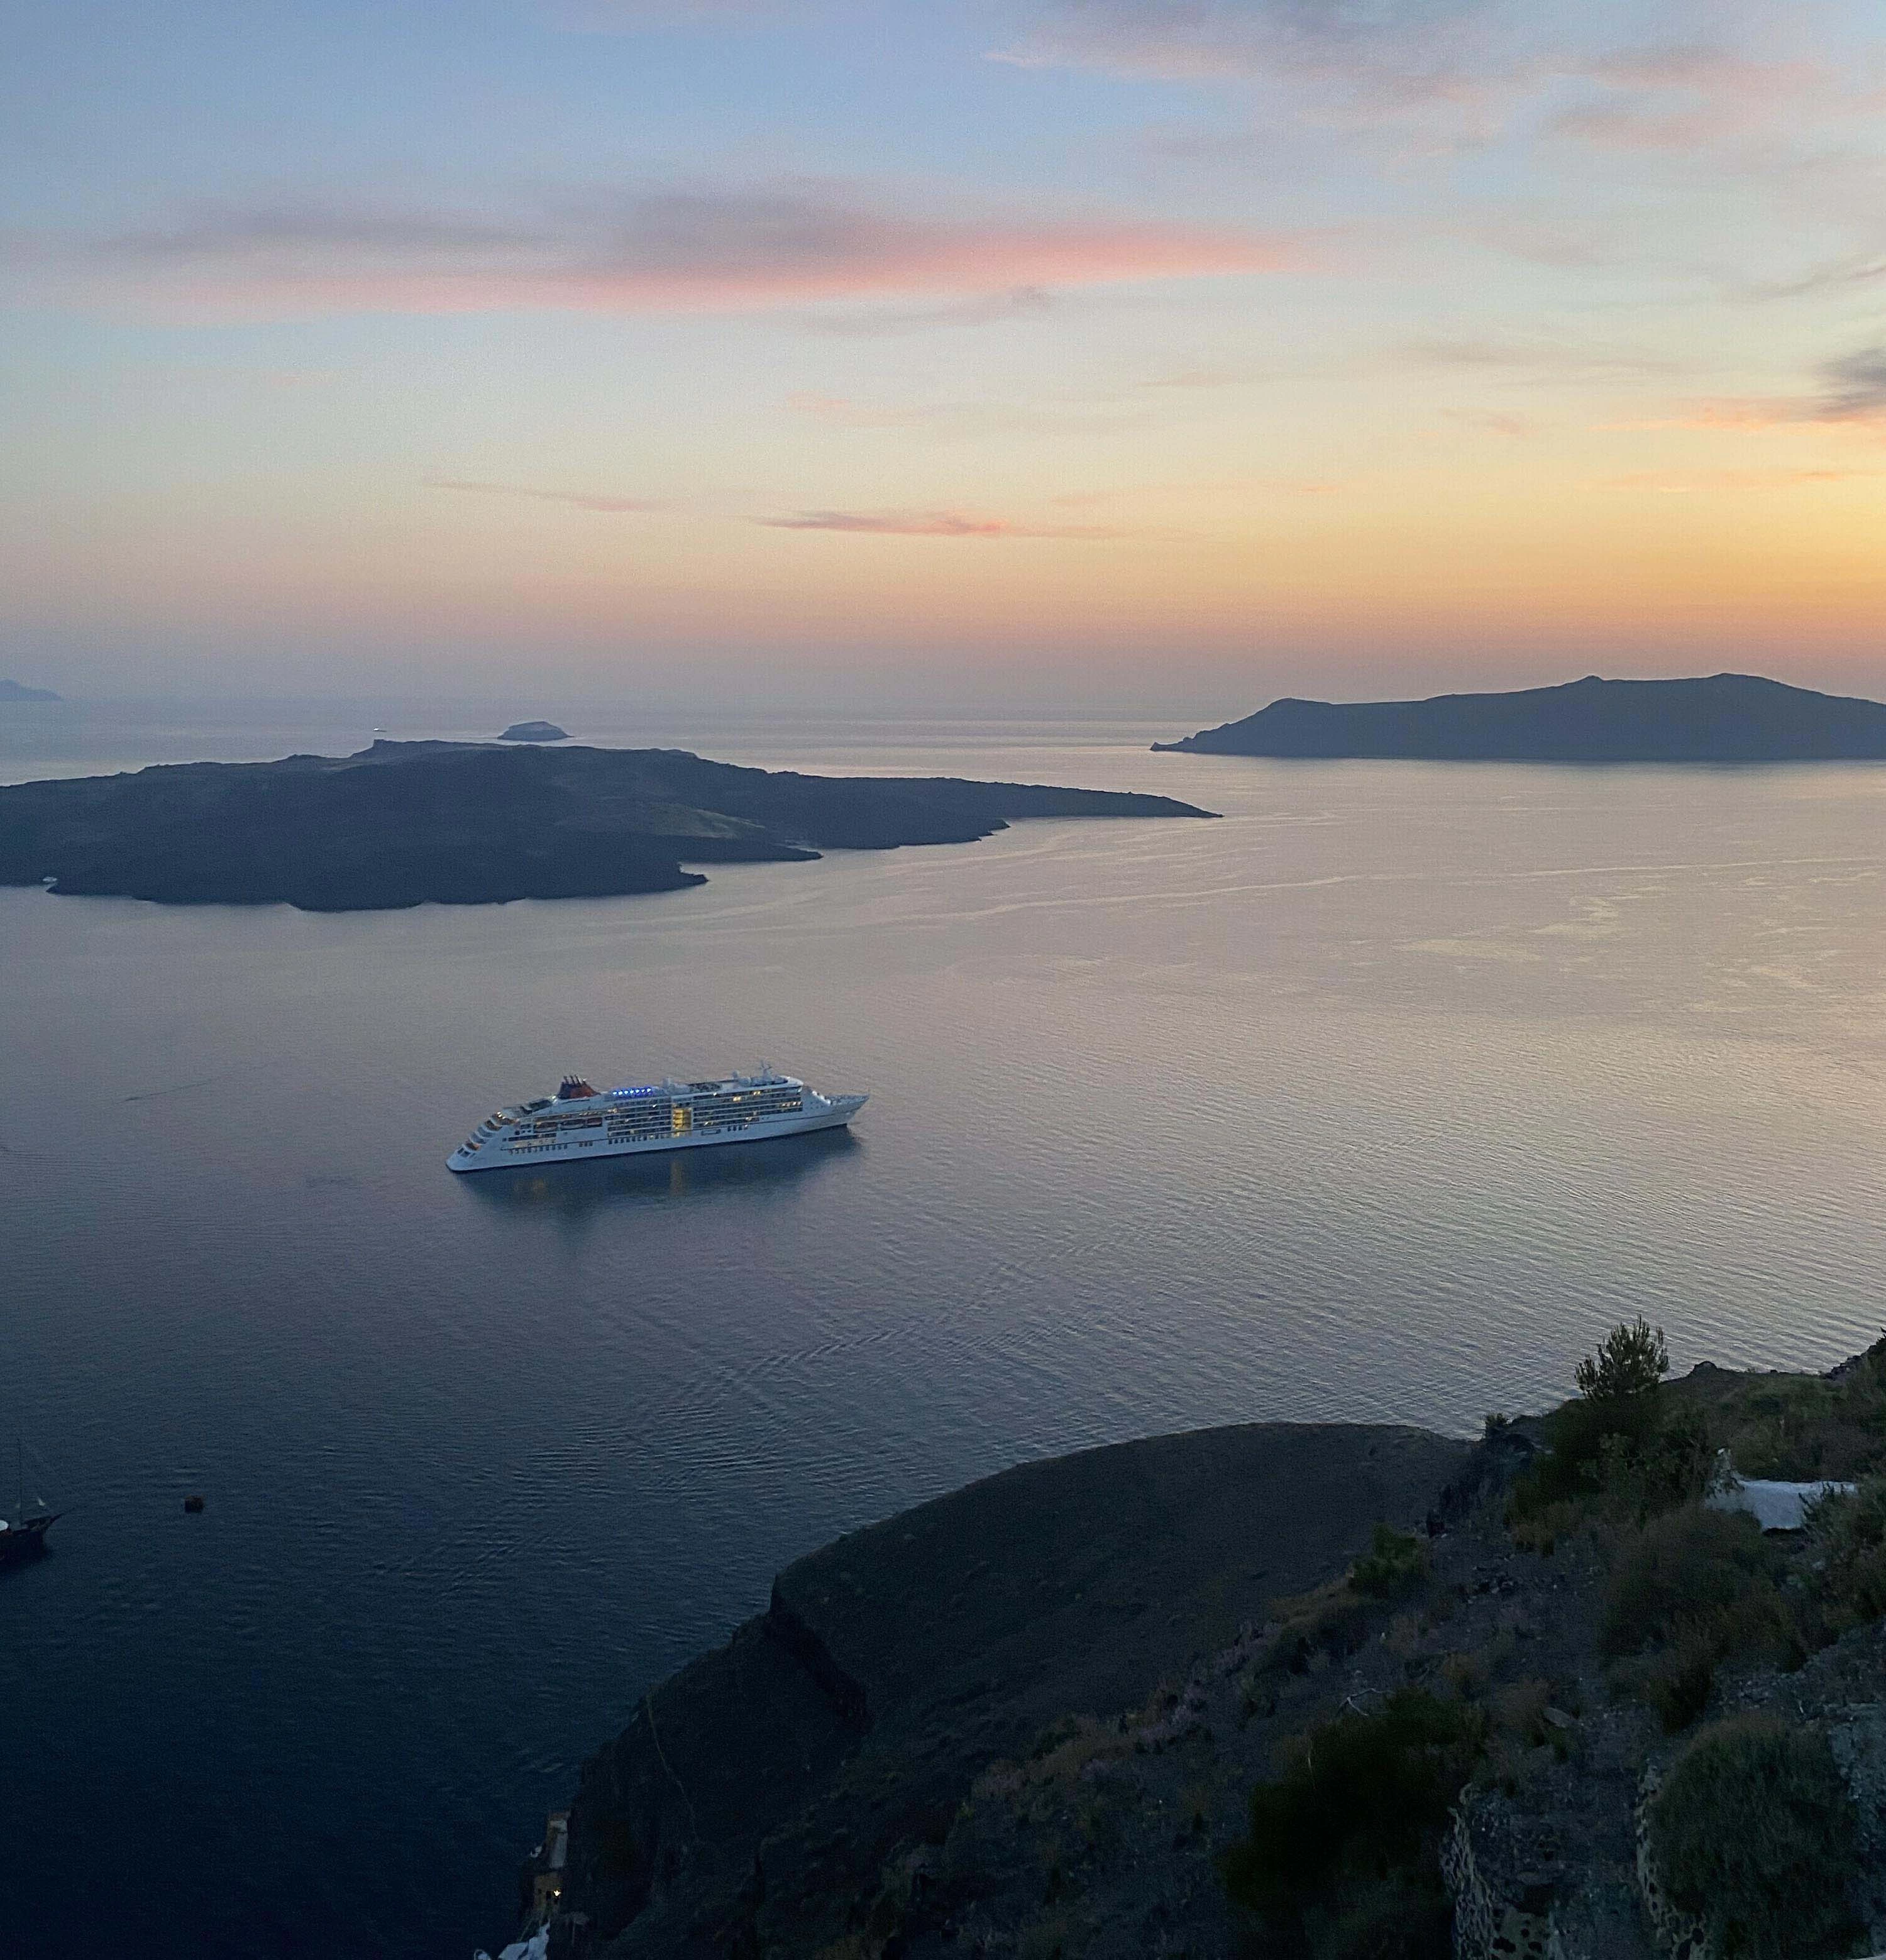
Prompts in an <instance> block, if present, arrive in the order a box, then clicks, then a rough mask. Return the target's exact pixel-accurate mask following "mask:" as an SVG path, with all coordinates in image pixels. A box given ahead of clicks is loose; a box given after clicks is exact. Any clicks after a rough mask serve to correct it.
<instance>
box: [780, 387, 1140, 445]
mask: <svg viewBox="0 0 1886 1960" xmlns="http://www.w3.org/2000/svg"><path fill="white" fill-rule="evenodd" d="M786 406H787V407H788V408H789V409H792V410H793V411H794V412H795V413H797V414H799V415H805V416H806V417H808V418H809V419H810V420H812V421H813V422H822V423H824V424H825V426H826V427H827V428H853V429H922V430H928V431H931V432H932V433H933V434H937V435H941V436H952V437H953V436H975V435H1005V434H1035V435H1079V434H1083V433H1086V432H1089V431H1096V432H1098V431H1114V430H1118V429H1119V428H1122V427H1124V426H1125V425H1127V424H1130V423H1132V422H1140V421H1144V420H1146V419H1147V418H1148V416H1149V415H1150V409H1148V408H1147V406H1145V405H1143V404H1141V405H1140V406H1137V407H1135V406H1121V398H1120V397H1118V396H1089V397H1084V398H1073V399H1064V400H1062V401H1059V402H1057V401H1054V400H1048V401H1043V402H1029V403H1023V402H916V403H902V404H889V403H872V402H857V401H854V400H852V399H851V398H850V397H849V396H845V395H826V394H820V393H816V392H813V391H811V390H800V392H798V393H794V394H791V395H788V396H787V397H786Z"/></svg>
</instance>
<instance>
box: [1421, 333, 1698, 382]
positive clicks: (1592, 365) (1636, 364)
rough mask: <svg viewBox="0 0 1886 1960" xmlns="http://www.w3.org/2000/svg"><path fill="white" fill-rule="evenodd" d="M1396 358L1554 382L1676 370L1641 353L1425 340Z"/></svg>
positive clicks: (1571, 345) (1563, 344)
mask: <svg viewBox="0 0 1886 1960" xmlns="http://www.w3.org/2000/svg"><path fill="white" fill-rule="evenodd" d="M1402 352H1403V353H1404V356H1405V357H1406V358H1408V359H1411V360H1414V361H1421V362H1423V363H1425V364H1428V365H1430V366H1433V367H1437V368H1479V369H1481V370H1484V371H1487V372H1490V373H1496V374H1498V373H1505V374H1520V375H1535V376H1546V377H1559V378H1563V377H1601V376H1605V375H1616V374H1669V373H1670V372H1671V371H1672V370H1673V369H1675V368H1676V367H1677V366H1678V363H1677V362H1676V361H1673V360H1672V359H1671V358H1670V357H1669V356H1668V355H1662V354H1655V353H1652V352H1649V350H1647V349H1646V348H1636V347H1602V346H1593V345H1589V344H1585V343H1581V342H1573V341H1557V340H1454V339H1420V340H1411V341H1409V342H1407V343H1406V344H1405V345H1404V348H1403V349H1402Z"/></svg>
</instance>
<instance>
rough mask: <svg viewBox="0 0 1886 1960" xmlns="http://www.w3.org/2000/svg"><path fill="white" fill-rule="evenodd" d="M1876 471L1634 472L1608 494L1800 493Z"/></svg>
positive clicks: (1614, 480) (1608, 484) (1615, 481)
mask: <svg viewBox="0 0 1886 1960" xmlns="http://www.w3.org/2000/svg"><path fill="white" fill-rule="evenodd" d="M1879 474H1880V473H1879V472H1878V470H1876V469H1697V470H1684V471H1681V472H1673V471H1670V470H1655V469H1639V470H1633V471H1631V472H1630V473H1627V474H1626V475H1624V476H1613V477H1610V478H1608V479H1606V480H1605V482H1603V483H1602V484H1601V485H1600V487H1601V488H1604V489H1607V490H1649V491H1654V492H1657V493H1658V494H1659V495H1663V496H1690V495H1699V494H1700V495H1706V494H1708V493H1709V492H1713V491H1719V490H1751V491H1758V490H1799V489H1802V488H1806V487H1807V486H1808V485H1814V484H1821V483H1843V482H1847V481H1848V480H1849V479H1851V478H1853V477H1856V476H1878V475H1879Z"/></svg>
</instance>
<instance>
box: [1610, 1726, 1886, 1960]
mask: <svg viewBox="0 0 1886 1960" xmlns="http://www.w3.org/2000/svg"><path fill="white" fill-rule="evenodd" d="M1649 1826H1650V1841H1651V1849H1652V1853H1654V1855H1655V1858H1656V1860H1657V1863H1658V1866H1659V1869H1660V1870H1661V1872H1662V1877H1663V1882H1664V1885H1665V1889H1666V1891H1667V1892H1668V1894H1669V1895H1670V1898H1671V1903H1672V1904H1675V1905H1676V1906H1678V1907H1679V1908H1681V1910H1683V1911H1685V1912H1690V1913H1694V1914H1697V1916H1698V1917H1700V1918H1701V1919H1703V1920H1704V1921H1705V1922H1706V1924H1707V1925H1708V1927H1709V1930H1710V1933H1711V1935H1712V1936H1713V1940H1714V1943H1715V1946H1716V1951H1717V1952H1718V1953H1719V1954H1720V1955H1722V1960H1835V1956H1837V1955H1841V1954H1843V1953H1845V1952H1848V1951H1849V1942H1850V1941H1851V1940H1852V1939H1853V1936H1854V1935H1855V1934H1856V1932H1858V1931H1859V1928H1858V1927H1856V1924H1855V1923H1854V1920H1853V1914H1852V1912H1851V1911H1850V1910H1849V1905H1848V1901H1847V1888H1848V1885H1849V1882H1850V1880H1851V1878H1852V1875H1853V1872H1854V1870H1855V1869H1856V1863H1857V1860H1858V1856H1859V1844H1858V1842H1857V1834H1856V1828H1855V1823H1854V1817H1853V1806H1852V1803H1851V1802H1850V1801H1849V1799H1848V1796H1847V1793H1846V1788H1845V1786H1844V1785H1843V1783H1842V1782H1841V1780H1840V1771H1839V1769H1838V1768H1837V1767H1836V1765H1835V1764H1834V1756H1833V1752H1831V1751H1830V1749H1829V1748H1828V1747H1827V1739H1826V1738H1825V1737H1824V1736H1821V1735H1820V1734H1818V1733H1817V1732H1815V1731H1814V1730H1813V1729H1790V1728H1788V1727H1786V1726H1784V1725H1783V1723H1779V1722H1778V1721H1776V1720H1774V1719H1773V1717H1767V1716H1740V1717H1736V1718H1735V1720H1732V1721H1727V1722H1719V1723H1716V1724H1715V1725H1714V1726H1713V1727H1711V1728H1708V1729H1704V1730H1703V1733H1701V1734H1700V1735H1699V1736H1697V1738H1696V1739H1695V1740H1694V1742H1691V1743H1690V1745H1689V1747H1688V1748H1686V1749H1685V1750H1684V1752H1683V1754H1682V1755H1681V1756H1680V1757H1678V1759H1677V1761H1676V1763H1675V1766H1674V1767H1673V1768H1672V1769H1671V1772H1670V1774H1669V1777H1668V1779H1667V1780H1666V1781H1665V1783H1664V1786H1663V1788H1662V1790H1660V1791H1659V1793H1658V1794H1657V1796H1656V1797H1655V1799H1653V1801H1652V1804H1651V1806H1650V1815H1649Z"/></svg>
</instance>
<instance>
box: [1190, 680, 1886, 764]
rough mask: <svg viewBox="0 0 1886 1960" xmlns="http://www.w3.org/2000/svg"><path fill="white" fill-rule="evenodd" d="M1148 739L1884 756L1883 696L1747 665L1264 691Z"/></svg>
mask: <svg viewBox="0 0 1886 1960" xmlns="http://www.w3.org/2000/svg"><path fill="white" fill-rule="evenodd" d="M1153 747H1154V749H1157V750H1159V751H1161V752H1162V753H1172V752H1173V751H1175V750H1184V751H1186V752H1188V753H1191V754H1194V755H1207V756H1297V757H1302V758H1311V757H1320V758H1325V759H1364V758H1369V759H1409V760H1423V761H1429V762H1872V761H1877V760H1880V759H1886V706H1882V705H1881V704H1880V703H1879V702H1875V701H1862V700H1858V699H1855V698H1849V697H1847V696H1845V695H1832V694H1817V693H1815V692H1814V691H1813V689H1811V688H1805V687H1789V686H1786V685H1785V684H1784V683H1782V682H1780V681H1776V680H1764V679H1762V678H1760V676H1758V675H1754V674H1730V673H1722V674H1712V675H1710V676H1708V677H1707V678H1706V679H1694V680H1601V679H1599V678H1598V676H1597V675H1595V674H1588V675H1587V676H1585V679H1582V680H1575V681H1571V682H1568V683H1566V685H1565V686H1562V687H1535V688H1525V689H1521V690H1519V692H1515V693H1511V694H1443V695H1436V696H1435V697H1434V698H1433V699H1432V700H1428V701H1356V702H1331V701H1293V700H1283V701H1274V702H1271V705H1270V706H1269V707H1268V708H1261V709H1260V710H1259V711H1258V712H1257V713H1256V714H1249V715H1246V716H1245V718H1244V719H1243V720H1242V721H1228V722H1226V724H1224V725H1223V727H1219V728H1207V729H1204V730H1201V732H1200V733H1197V734H1196V735H1188V736H1187V737H1185V740H1183V741H1181V742H1155V743H1153Z"/></svg>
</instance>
